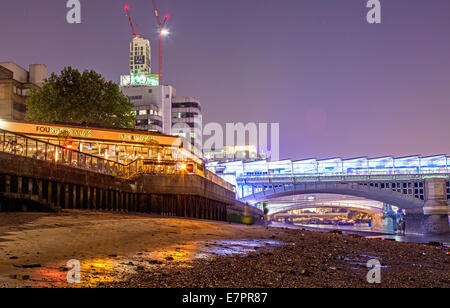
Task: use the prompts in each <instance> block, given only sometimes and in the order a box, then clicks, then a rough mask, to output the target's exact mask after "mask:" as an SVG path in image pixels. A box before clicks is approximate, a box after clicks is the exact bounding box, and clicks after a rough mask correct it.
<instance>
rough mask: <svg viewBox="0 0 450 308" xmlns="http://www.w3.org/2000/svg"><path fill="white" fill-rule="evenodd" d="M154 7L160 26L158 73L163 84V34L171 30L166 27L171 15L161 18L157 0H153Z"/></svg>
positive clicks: (160, 82) (160, 83)
mask: <svg viewBox="0 0 450 308" xmlns="http://www.w3.org/2000/svg"><path fill="white" fill-rule="evenodd" d="M153 9H154V11H155V17H156V23H157V24H158V28H159V61H158V62H159V63H158V75H159V85H162V84H163V79H162V66H163V36H166V35H168V34H169V31H168V30H167V29H165V26H166V24H167V20H168V19H169V15H165V16H164V20H161V18H160V16H159V12H158V7H157V6H156V0H153Z"/></svg>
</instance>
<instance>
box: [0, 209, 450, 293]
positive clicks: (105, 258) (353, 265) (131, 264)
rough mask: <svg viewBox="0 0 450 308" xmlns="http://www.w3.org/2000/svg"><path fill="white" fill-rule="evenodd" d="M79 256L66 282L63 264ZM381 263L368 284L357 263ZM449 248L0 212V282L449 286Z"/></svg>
mask: <svg viewBox="0 0 450 308" xmlns="http://www.w3.org/2000/svg"><path fill="white" fill-rule="evenodd" d="M72 259H75V260H79V261H80V263H81V283H80V284H69V283H67V279H66V276H67V273H68V269H67V268H66V263H67V261H69V260H72ZM372 259H376V260H378V261H379V262H380V263H381V265H382V268H381V283H380V284H369V283H368V282H367V278H366V276H367V273H368V271H369V270H370V269H368V268H367V266H366V264H367V262H368V261H369V260H372ZM449 273H450V263H449V254H448V249H447V248H445V247H441V246H432V245H429V244H426V245H425V244H414V243H398V242H393V241H386V240H381V239H366V238H362V237H359V236H355V235H349V236H346V235H341V234H335V233H323V232H313V231H306V230H292V229H282V228H271V229H269V230H265V229H264V228H263V227H261V226H243V225H236V224H228V223H219V222H210V221H201V220H189V219H180V218H163V217H155V216H148V215H131V214H113V213H105V212H82V211H69V212H64V213H62V214H26V213H23V214H22V213H0V287H120V288H126V287H152V288H161V287H169V288H177V287H182V288H195V287H201V288H203V287H208V288H215V287H226V288H228V287H233V288H241V287H243V288H248V287H250V288H256V287H264V288H265V287H275V288H278V287H282V288H285V287H331V288H342V287H345V288H346V287H394V288H396V287H442V288H449V287H450V278H449Z"/></svg>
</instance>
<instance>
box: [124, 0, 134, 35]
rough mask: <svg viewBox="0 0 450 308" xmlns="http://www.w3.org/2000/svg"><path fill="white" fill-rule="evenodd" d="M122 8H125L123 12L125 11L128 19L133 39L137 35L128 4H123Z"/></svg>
mask: <svg viewBox="0 0 450 308" xmlns="http://www.w3.org/2000/svg"><path fill="white" fill-rule="evenodd" d="M123 9H124V10H125V12H127V16H128V20H129V21H130V27H131V32H132V34H133V39H135V38H137V37H138V34H137V27H136V28H135V27H134V26H133V21H132V19H131V14H130V7H129V6H128V5H125V6H124V8H123Z"/></svg>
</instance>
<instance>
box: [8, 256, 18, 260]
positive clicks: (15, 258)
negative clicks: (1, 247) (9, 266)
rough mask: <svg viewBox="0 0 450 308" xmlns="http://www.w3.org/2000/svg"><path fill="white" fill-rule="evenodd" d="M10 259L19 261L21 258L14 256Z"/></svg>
mask: <svg viewBox="0 0 450 308" xmlns="http://www.w3.org/2000/svg"><path fill="white" fill-rule="evenodd" d="M9 259H10V260H17V259H19V257H16V256H13V257H10V258H9Z"/></svg>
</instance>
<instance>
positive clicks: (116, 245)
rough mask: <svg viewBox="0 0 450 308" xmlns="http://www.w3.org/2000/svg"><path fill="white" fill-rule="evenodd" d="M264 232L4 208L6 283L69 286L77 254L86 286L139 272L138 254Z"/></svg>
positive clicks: (0, 238) (179, 253) (175, 252)
mask: <svg viewBox="0 0 450 308" xmlns="http://www.w3.org/2000/svg"><path fill="white" fill-rule="evenodd" d="M264 233H266V234H267V236H269V233H268V231H264V230H263V228H262V227H248V226H243V225H231V224H228V223H222V222H210V221H201V220H188V219H179V218H161V217H155V216H150V215H128V214H113V213H105V212H83V211H67V212H64V213H62V214H59V215H56V214H28V213H15V214H10V213H0V287H26V286H33V287H34V286H40V287H52V286H57V287H65V286H68V285H67V284H66V282H65V281H66V275H67V273H66V272H65V270H64V269H63V268H64V267H65V265H66V263H67V262H68V261H69V260H71V259H76V260H79V261H80V262H81V265H82V272H83V277H84V279H83V283H82V285H81V286H90V287H91V286H95V285H96V284H97V283H99V282H105V281H115V280H116V279H120V278H121V277H122V274H123V273H130V272H131V273H133V272H134V271H133V268H132V267H131V268H130V266H128V265H129V264H130V262H133V258H135V257H136V256H139V257H145V259H146V260H162V261H165V258H167V257H169V256H171V257H173V258H174V259H177V260H178V261H182V260H183V261H185V260H190V259H191V258H192V255H194V254H196V253H197V252H198V251H199V247H200V246H201V245H202V244H203V241H205V240H212V241H213V240H220V239H236V238H256V237H260V236H261V235H263V234H264ZM24 265H25V266H30V265H41V267H37V268H32V269H30V268H22V267H23V266H24ZM10 275H30V279H29V280H25V281H22V280H17V279H11V278H10Z"/></svg>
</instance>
